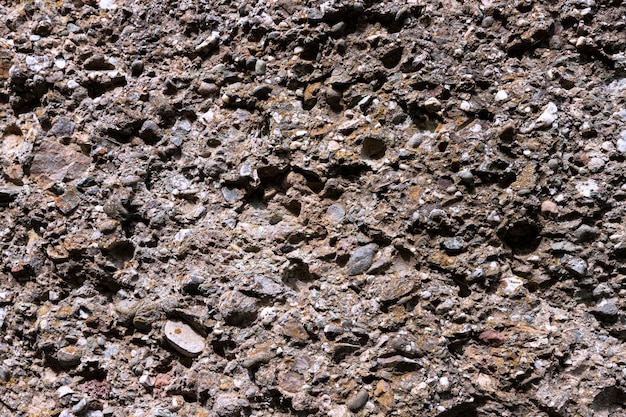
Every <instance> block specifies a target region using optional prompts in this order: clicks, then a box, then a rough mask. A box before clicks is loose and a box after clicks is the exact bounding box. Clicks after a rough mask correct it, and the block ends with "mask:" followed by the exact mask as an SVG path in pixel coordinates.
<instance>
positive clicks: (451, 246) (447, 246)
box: [441, 236, 465, 255]
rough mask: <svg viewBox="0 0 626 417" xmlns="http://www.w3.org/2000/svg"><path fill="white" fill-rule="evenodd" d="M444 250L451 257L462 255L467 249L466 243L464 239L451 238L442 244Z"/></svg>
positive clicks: (444, 240)
mask: <svg viewBox="0 0 626 417" xmlns="http://www.w3.org/2000/svg"><path fill="white" fill-rule="evenodd" d="M441 246H442V247H443V249H444V250H445V251H446V252H447V253H448V254H450V255H456V254H458V253H461V252H462V251H463V249H464V248H465V241H464V240H463V238H462V237H458V236H457V237H449V238H445V239H443V241H442V242H441Z"/></svg>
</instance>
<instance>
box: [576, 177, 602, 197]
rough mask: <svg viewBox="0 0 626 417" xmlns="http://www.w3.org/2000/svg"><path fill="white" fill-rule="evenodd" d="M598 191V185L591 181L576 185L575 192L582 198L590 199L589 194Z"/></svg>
mask: <svg viewBox="0 0 626 417" xmlns="http://www.w3.org/2000/svg"><path fill="white" fill-rule="evenodd" d="M599 189H600V188H599V187H598V183H597V182H595V181H594V180H592V179H588V180H587V181H583V182H579V183H578V184H576V191H578V192H579V193H580V195H582V196H583V197H587V198H589V197H591V194H593V193H595V192H597V191H598V190H599Z"/></svg>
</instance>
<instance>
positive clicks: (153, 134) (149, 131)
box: [139, 120, 161, 142]
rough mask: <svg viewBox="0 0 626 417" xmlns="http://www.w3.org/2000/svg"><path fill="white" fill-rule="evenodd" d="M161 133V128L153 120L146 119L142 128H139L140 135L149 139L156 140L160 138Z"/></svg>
mask: <svg viewBox="0 0 626 417" xmlns="http://www.w3.org/2000/svg"><path fill="white" fill-rule="evenodd" d="M160 135H161V128H160V127H159V125H158V124H156V123H155V122H153V121H152V120H146V121H145V122H143V124H142V125H141V129H140V130H139V137H140V138H141V139H144V140H147V141H153V142H154V141H156V140H158V139H159V138H160Z"/></svg>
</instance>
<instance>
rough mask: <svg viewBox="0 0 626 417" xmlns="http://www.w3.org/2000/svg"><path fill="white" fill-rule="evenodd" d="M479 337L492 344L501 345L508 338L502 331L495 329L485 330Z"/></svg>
mask: <svg viewBox="0 0 626 417" xmlns="http://www.w3.org/2000/svg"><path fill="white" fill-rule="evenodd" d="M478 338H479V339H480V340H481V341H483V342H484V343H486V344H488V345H490V346H500V345H502V344H503V343H504V342H505V341H506V338H505V337H504V335H503V334H502V333H500V332H496V331H494V330H485V331H484V332H482V333H481V334H480V335H479V336H478Z"/></svg>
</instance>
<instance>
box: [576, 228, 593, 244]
mask: <svg viewBox="0 0 626 417" xmlns="http://www.w3.org/2000/svg"><path fill="white" fill-rule="evenodd" d="M574 235H576V239H577V240H578V241H579V242H588V241H591V240H594V239H595V238H596V237H597V236H598V229H597V228H596V227H593V226H589V225H587V224H581V225H580V226H579V227H578V229H576V230H575V231H574Z"/></svg>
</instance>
